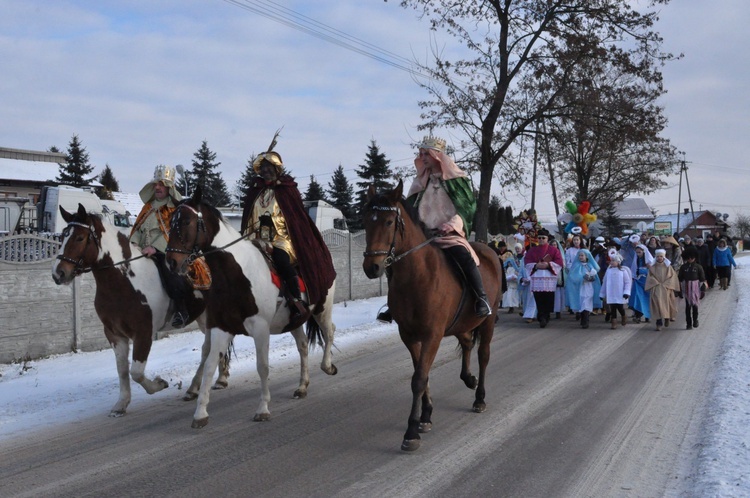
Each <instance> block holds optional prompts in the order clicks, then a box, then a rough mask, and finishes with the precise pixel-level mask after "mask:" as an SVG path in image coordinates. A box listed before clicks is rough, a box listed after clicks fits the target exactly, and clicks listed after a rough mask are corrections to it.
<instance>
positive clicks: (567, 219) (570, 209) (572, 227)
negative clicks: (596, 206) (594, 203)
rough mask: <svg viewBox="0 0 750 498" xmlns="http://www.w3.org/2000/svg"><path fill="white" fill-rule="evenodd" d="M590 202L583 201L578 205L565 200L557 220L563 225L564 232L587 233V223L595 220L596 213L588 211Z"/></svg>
mask: <svg viewBox="0 0 750 498" xmlns="http://www.w3.org/2000/svg"><path fill="white" fill-rule="evenodd" d="M590 208H591V203H590V202H589V201H583V202H581V203H580V204H579V205H578V206H576V204H575V202H573V201H567V202H566V203H565V211H566V212H564V213H562V214H561V215H560V216H558V217H557V220H558V221H559V222H560V223H567V225H565V233H572V234H581V235H587V234H588V233H589V224H590V223H593V222H594V221H596V215H595V214H591V213H589V209H590Z"/></svg>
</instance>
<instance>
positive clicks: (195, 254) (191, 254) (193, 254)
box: [166, 204, 206, 270]
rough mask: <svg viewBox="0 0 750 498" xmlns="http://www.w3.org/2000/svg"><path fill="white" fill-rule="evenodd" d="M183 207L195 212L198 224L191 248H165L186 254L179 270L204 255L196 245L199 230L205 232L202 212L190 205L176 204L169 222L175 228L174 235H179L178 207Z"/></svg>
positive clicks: (168, 250)
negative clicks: (175, 209)
mask: <svg viewBox="0 0 750 498" xmlns="http://www.w3.org/2000/svg"><path fill="white" fill-rule="evenodd" d="M183 207H185V208H188V209H189V210H190V211H192V212H193V213H195V216H196V217H197V218H198V221H197V224H198V226H197V227H196V230H195V240H194V241H193V248H192V249H191V250H187V249H179V248H176V247H167V249H166V252H176V253H178V254H187V258H186V259H185V260H183V261H182V264H181V265H180V268H179V270H182V269H184V267H185V266H190V265H192V264H193V262H195V260H196V259H198V258H200V257H201V256H204V253H203V251H202V250H201V248H200V247H199V246H198V239H199V237H200V233H201V232H203V233H204V234H205V233H206V223H205V222H204V221H203V213H202V212H200V211H199V210H197V209H195V208H193V207H192V206H188V205H187V204H180V205H179V206H177V211H176V212H175V214H174V216H173V217H172V222H171V223H172V226H173V227H176V228H177V233H176V235H177V236H178V237H180V224H179V221H180V218H181V213H182V211H180V209H181V208H183Z"/></svg>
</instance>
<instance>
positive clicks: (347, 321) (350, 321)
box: [0, 260, 750, 496]
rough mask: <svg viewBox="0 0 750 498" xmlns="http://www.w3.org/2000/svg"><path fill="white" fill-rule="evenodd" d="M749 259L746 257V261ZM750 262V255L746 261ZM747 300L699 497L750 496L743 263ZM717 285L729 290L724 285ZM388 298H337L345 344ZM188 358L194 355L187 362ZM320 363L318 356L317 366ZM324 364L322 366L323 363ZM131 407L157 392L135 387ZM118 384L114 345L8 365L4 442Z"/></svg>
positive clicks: (155, 367)
mask: <svg viewBox="0 0 750 498" xmlns="http://www.w3.org/2000/svg"><path fill="white" fill-rule="evenodd" d="M740 261H741V260H740ZM741 262H743V261H741ZM735 286H736V288H737V291H738V294H739V300H738V303H737V307H736V313H735V314H734V317H733V318H732V321H731V329H730V331H729V335H728V337H727V340H726V342H725V344H724V346H723V348H722V351H721V353H720V355H719V357H718V358H717V359H716V378H715V381H714V387H713V390H712V392H711V395H710V399H709V402H708V407H707V412H708V417H707V419H706V420H705V421H704V423H703V424H702V426H701V434H700V446H701V450H700V453H699V456H698V461H697V462H695V464H696V469H697V470H696V475H694V476H692V479H691V481H692V483H693V486H694V487H693V489H692V490H691V491H692V492H694V493H695V494H694V496H750V271H748V268H747V265H742V266H741V267H740V268H739V269H738V270H737V271H736V272H735V273H734V276H733V278H732V287H735ZM711 292H721V291H720V290H718V289H716V290H713V291H711ZM384 303H385V298H384V297H380V298H372V299H366V300H360V301H352V302H347V303H340V304H337V305H336V307H335V310H334V320H335V322H336V325H337V331H336V343H337V344H338V345H339V346H343V345H350V344H356V343H359V342H367V341H370V340H374V339H376V338H377V337H378V336H380V335H382V334H383V333H384V332H385V331H386V330H387V327H390V326H388V325H383V324H379V323H377V322H375V321H374V317H375V316H376V314H377V311H378V309H379V308H380V307H381V306H382V305H383V304H384ZM202 340H203V335H202V334H201V333H200V332H193V333H185V334H178V335H174V336H172V337H168V338H166V339H163V340H160V341H157V342H156V343H155V344H154V346H153V348H152V351H151V355H150V358H151V360H150V361H149V364H148V367H147V370H146V371H147V374H149V373H150V375H154V373H155V372H158V374H159V375H160V376H161V377H162V378H164V379H165V380H167V381H168V382H169V384H170V388H169V389H165V390H164V391H161V392H160V393H157V394H155V395H154V396H156V397H158V396H168V397H169V396H174V395H175V386H180V385H181V386H182V388H183V389H185V388H186V387H187V385H188V384H189V383H190V379H191V378H192V375H193V373H194V371H195V368H196V366H197V362H198V359H199V356H200V347H201V343H202ZM237 342H238V344H237V345H236V353H237V356H238V361H235V362H233V364H232V373H233V374H239V373H246V372H249V371H254V368H255V361H254V354H255V353H254V350H253V345H252V340H251V339H248V338H245V339H244V340H240V341H237ZM186 358H191V359H194V361H186V360H185V359H186ZM297 361H298V355H297V350H296V347H295V345H294V343H293V341H292V338H291V336H290V335H289V334H284V335H283V336H274V337H273V338H272V342H271V365H274V366H275V367H278V366H280V365H281V364H282V363H283V362H297ZM315 364H316V362H311V368H313V367H315ZM315 368H316V367H315ZM132 391H133V401H132V403H131V408H132V409H135V410H137V409H138V404H139V403H144V402H146V400H147V398H148V399H153V397H150V396H149V395H147V394H146V393H145V392H144V391H143V389H141V388H140V387H139V386H137V385H134V386H133V390H132ZM117 392H118V384H117V377H116V372H115V365H114V357H113V354H112V352H111V351H109V350H105V351H99V352H93V353H78V354H74V353H70V354H65V355H58V356H54V357H51V358H48V359H44V360H39V361H33V362H29V363H25V364H13V365H0V445H2V442H3V441H4V440H8V439H10V438H15V437H17V436H19V435H21V434H27V433H28V432H30V431H34V430H35V429H40V428H42V427H49V425H50V424H64V423H67V422H71V421H73V420H76V419H78V418H82V417H86V416H90V415H92V414H97V413H101V414H106V413H107V412H108V410H109V408H110V406H111V405H112V404H114V402H115V400H116V398H117Z"/></svg>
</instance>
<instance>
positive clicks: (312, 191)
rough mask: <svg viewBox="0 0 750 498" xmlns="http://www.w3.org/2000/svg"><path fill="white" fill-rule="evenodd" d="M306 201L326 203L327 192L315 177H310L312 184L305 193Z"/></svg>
mask: <svg viewBox="0 0 750 498" xmlns="http://www.w3.org/2000/svg"><path fill="white" fill-rule="evenodd" d="M305 200H306V201H325V200H326V198H325V192H323V187H321V186H320V183H318V181H317V180H316V179H315V176H313V175H310V184H309V185H308V186H307V192H305Z"/></svg>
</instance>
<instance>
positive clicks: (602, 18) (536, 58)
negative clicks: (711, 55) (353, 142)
mask: <svg viewBox="0 0 750 498" xmlns="http://www.w3.org/2000/svg"><path fill="white" fill-rule="evenodd" d="M667 3H668V0H652V1H651V2H650V4H649V6H648V7H647V8H646V9H645V11H644V12H639V11H637V10H635V9H634V7H633V5H634V4H633V2H631V1H629V0H598V1H591V0H567V1H564V0H461V1H456V0H402V1H401V2H400V4H401V5H402V6H403V7H412V8H414V9H415V10H417V12H419V13H420V15H421V16H423V17H426V18H427V19H429V21H430V23H431V27H432V29H433V30H435V31H445V32H447V33H448V35H450V36H452V37H454V38H456V39H457V40H458V41H459V42H460V43H461V45H462V47H463V49H462V50H461V55H459V56H455V57H454V58H453V59H451V56H450V55H444V54H443V52H441V51H440V50H437V49H435V50H433V58H434V60H433V61H432V63H431V64H429V66H428V64H427V63H424V64H419V65H420V72H422V73H425V74H428V75H429V76H430V78H431V79H425V80H419V81H418V84H420V86H422V87H423V88H424V89H426V90H427V92H428V94H429V96H430V97H429V98H428V99H427V100H424V101H421V102H420V103H419V105H420V106H421V108H422V119H423V122H422V124H421V125H420V129H429V130H437V129H441V128H447V129H452V130H456V131H457V132H458V133H459V134H460V135H461V136H460V137H458V140H459V141H460V148H461V149H462V152H463V156H462V157H457V160H458V161H459V162H462V163H463V164H464V165H468V166H469V167H474V168H476V169H478V170H479V172H480V178H481V181H480V187H479V198H478V203H477V207H478V216H477V218H476V227H475V229H476V233H477V239H482V240H485V239H486V237H487V223H488V216H487V215H488V206H489V200H490V188H491V184H492V179H493V173H494V172H495V168H496V166H497V165H498V164H499V163H501V161H502V167H503V168H508V169H509V171H505V172H503V174H502V175H500V176H502V177H503V178H506V179H514V178H515V179H516V181H518V182H520V181H522V178H523V173H524V171H523V170H521V171H510V169H511V168H513V167H514V165H515V167H518V165H519V164H522V163H515V162H513V161H505V159H506V157H505V156H506V153H507V152H508V151H509V149H510V148H511V146H512V145H513V144H514V143H515V142H516V141H517V139H518V138H519V137H521V136H522V135H523V134H524V133H526V132H527V130H528V129H530V128H531V125H532V124H533V123H535V122H537V121H539V120H540V119H541V118H542V117H543V116H544V115H550V114H554V113H555V112H557V111H556V110H557V108H558V106H561V105H564V104H563V103H561V101H560V97H561V95H562V93H563V92H564V90H565V89H566V88H567V87H568V86H569V85H571V84H573V83H574V82H575V77H576V73H575V71H574V69H575V68H576V67H578V66H579V65H580V64H582V63H590V64H592V65H593V64H594V63H595V62H598V63H601V64H604V65H610V66H613V67H618V68H621V70H622V71H623V72H624V73H628V72H630V73H633V74H636V75H639V76H640V77H642V78H647V79H649V80H652V81H660V80H661V74H660V72H659V71H658V68H657V66H658V65H659V64H660V63H662V62H664V61H666V60H668V59H670V58H671V55H670V54H664V53H662V52H661V50H660V47H661V42H662V39H661V37H660V36H659V35H658V33H656V32H654V31H653V30H652V28H653V24H654V22H655V21H656V20H657V19H658V18H657V14H656V12H655V11H653V10H651V9H653V7H654V6H655V5H657V4H667ZM454 53H455V52H454Z"/></svg>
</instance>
